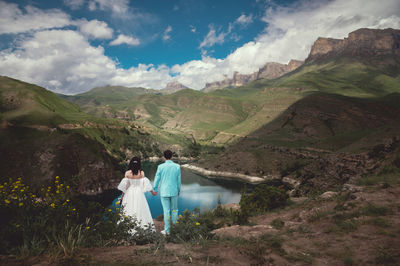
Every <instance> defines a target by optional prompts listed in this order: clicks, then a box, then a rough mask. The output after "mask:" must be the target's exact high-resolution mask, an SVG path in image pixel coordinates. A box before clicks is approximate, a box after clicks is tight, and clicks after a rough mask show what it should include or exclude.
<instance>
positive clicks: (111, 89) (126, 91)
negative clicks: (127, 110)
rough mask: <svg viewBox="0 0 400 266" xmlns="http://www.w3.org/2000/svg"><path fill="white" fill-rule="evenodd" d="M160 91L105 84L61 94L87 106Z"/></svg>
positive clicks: (121, 101)
mask: <svg viewBox="0 0 400 266" xmlns="http://www.w3.org/2000/svg"><path fill="white" fill-rule="evenodd" d="M156 93H158V91H156V90H152V89H145V88H140V87H132V88H128V87H124V86H104V87H97V88H93V89H91V90H90V91H88V92H85V93H81V94H77V95H74V96H68V95H59V96H60V97H61V98H64V99H66V100H69V101H72V102H74V103H76V104H78V105H84V106H86V107H87V108H89V107H91V108H95V107H96V106H99V105H107V104H112V105H113V104H119V103H123V102H126V101H129V100H131V99H132V98H135V97H136V96H139V95H143V94H156Z"/></svg>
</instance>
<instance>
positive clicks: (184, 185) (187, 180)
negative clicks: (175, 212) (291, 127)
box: [143, 162, 244, 218]
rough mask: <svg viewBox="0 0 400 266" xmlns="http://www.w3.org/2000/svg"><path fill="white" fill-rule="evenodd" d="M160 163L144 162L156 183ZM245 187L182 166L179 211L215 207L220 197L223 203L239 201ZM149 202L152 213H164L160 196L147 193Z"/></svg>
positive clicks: (155, 214) (144, 169)
mask: <svg viewBox="0 0 400 266" xmlns="http://www.w3.org/2000/svg"><path fill="white" fill-rule="evenodd" d="M157 165H158V163H149V162H144V163H143V171H144V172H145V174H146V177H147V178H149V179H150V181H151V183H152V184H154V176H155V174H156V171H157ZM243 187H244V184H243V183H241V182H235V181H227V180H220V179H209V178H206V177H203V176H201V175H198V174H195V173H193V172H190V171H188V170H185V169H183V168H182V178H181V192H180V196H179V198H178V208H179V213H182V212H183V211H184V210H186V209H187V210H193V209H194V208H195V207H199V208H200V210H206V209H213V208H215V207H216V206H217V204H218V197H219V198H220V201H221V203H222V204H227V203H239V201H240V192H241V189H242V188H243ZM145 194H146V198H147V202H148V203H149V206H150V210H151V215H152V216H153V217H154V218H156V217H157V216H159V215H161V214H162V213H163V211H162V206H161V201H160V196H159V194H157V195H156V196H152V195H151V193H150V192H147V193H145Z"/></svg>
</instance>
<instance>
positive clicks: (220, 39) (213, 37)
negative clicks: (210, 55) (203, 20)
mask: <svg viewBox="0 0 400 266" xmlns="http://www.w3.org/2000/svg"><path fill="white" fill-rule="evenodd" d="M208 27H209V29H210V31H209V32H208V33H207V35H206V37H204V40H203V41H202V42H201V43H200V46H199V48H204V47H211V46H214V45H215V44H223V43H224V41H225V37H226V36H227V35H228V34H229V33H230V30H228V31H227V32H220V33H217V31H216V29H215V27H214V26H213V25H209V26H208Z"/></svg>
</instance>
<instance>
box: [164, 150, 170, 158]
mask: <svg viewBox="0 0 400 266" xmlns="http://www.w3.org/2000/svg"><path fill="white" fill-rule="evenodd" d="M164 157H165V159H167V160H169V159H171V158H172V151H170V150H166V151H164Z"/></svg>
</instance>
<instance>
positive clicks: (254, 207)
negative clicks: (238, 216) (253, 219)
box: [239, 184, 289, 214]
mask: <svg viewBox="0 0 400 266" xmlns="http://www.w3.org/2000/svg"><path fill="white" fill-rule="evenodd" d="M288 199H289V195H288V194H287V193H286V191H285V190H284V189H282V188H278V187H273V186H267V185H264V184H262V185H258V186H257V187H256V188H255V189H254V191H253V192H252V193H250V194H246V191H243V192H242V197H241V199H240V203H239V204H240V210H241V211H242V212H243V213H250V214H255V213H263V212H267V211H270V210H273V209H276V208H280V207H284V206H285V205H286V203H287V200H288Z"/></svg>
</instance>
